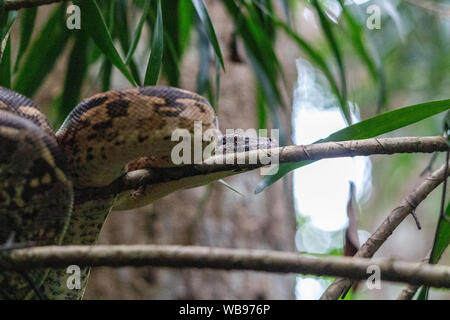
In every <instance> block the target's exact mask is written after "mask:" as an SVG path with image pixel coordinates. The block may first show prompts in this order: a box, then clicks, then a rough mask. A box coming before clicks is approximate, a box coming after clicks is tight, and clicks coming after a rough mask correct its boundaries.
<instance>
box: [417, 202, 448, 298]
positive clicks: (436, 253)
mask: <svg viewBox="0 0 450 320" xmlns="http://www.w3.org/2000/svg"><path fill="white" fill-rule="evenodd" d="M449 244H450V203H449V204H448V205H447V209H445V216H444V217H439V221H438V226H437V229H436V234H435V238H434V243H433V249H432V250H431V254H430V263H431V264H437V263H438V262H439V259H440V258H441V256H442V254H443V253H444V251H445V249H447V247H448V245H449ZM429 290H430V288H429V287H426V286H421V287H420V291H419V295H418V296H417V300H427V299H428V292H429Z"/></svg>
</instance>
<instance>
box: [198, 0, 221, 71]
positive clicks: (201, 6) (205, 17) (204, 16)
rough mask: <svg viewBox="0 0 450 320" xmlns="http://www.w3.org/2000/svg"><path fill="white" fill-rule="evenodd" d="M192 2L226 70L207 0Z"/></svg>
mask: <svg viewBox="0 0 450 320" xmlns="http://www.w3.org/2000/svg"><path fill="white" fill-rule="evenodd" d="M192 4H193V5H194V8H195V11H196V12H197V16H198V17H199V18H200V21H201V22H202V23H203V26H204V28H205V32H206V34H207V35H208V38H209V41H210V42H211V45H212V46H213V48H214V52H215V53H216V55H217V58H218V59H219V61H220V65H221V66H222V69H223V70H224V71H225V65H224V63H223V57H222V51H221V50H220V46H219V42H218V41H217V36H216V32H215V31H214V27H213V24H212V22H211V19H210V18H209V14H208V10H207V9H206V5H205V2H204V1H203V0H192Z"/></svg>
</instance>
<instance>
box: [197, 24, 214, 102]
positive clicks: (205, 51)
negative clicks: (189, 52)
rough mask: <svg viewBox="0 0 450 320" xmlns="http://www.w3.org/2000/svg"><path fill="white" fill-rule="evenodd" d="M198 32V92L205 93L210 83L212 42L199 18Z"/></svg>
mask: <svg viewBox="0 0 450 320" xmlns="http://www.w3.org/2000/svg"><path fill="white" fill-rule="evenodd" d="M195 27H196V29H197V33H198V38H199V39H198V55H199V57H198V60H199V63H200V65H199V68H198V72H197V93H198V94H204V93H205V92H206V90H207V88H208V83H209V65H210V61H211V56H210V44H209V40H208V36H207V34H206V32H205V30H204V29H203V28H201V27H200V22H199V19H198V21H197V23H196V24H195Z"/></svg>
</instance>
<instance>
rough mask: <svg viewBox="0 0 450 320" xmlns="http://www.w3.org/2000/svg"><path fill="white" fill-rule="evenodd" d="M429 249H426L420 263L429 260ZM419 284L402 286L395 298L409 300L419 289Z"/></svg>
mask: <svg viewBox="0 0 450 320" xmlns="http://www.w3.org/2000/svg"><path fill="white" fill-rule="evenodd" d="M430 255H431V250H430V251H428V253H427V255H426V256H425V257H424V258H423V259H422V263H428V262H429V261H430ZM419 288H420V286H419V285H415V284H409V285H407V286H406V287H405V288H403V290H402V292H400V294H399V295H398V297H397V300H411V299H412V298H413V297H414V295H415V294H416V292H417V290H419Z"/></svg>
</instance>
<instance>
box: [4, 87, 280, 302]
mask: <svg viewBox="0 0 450 320" xmlns="http://www.w3.org/2000/svg"><path fill="white" fill-rule="evenodd" d="M195 120H197V121H201V125H202V130H203V131H204V130H207V129H211V128H215V127H216V115H215V113H214V110H213V109H212V108H211V106H210V104H209V103H208V101H207V100H206V99H204V98H203V97H201V96H200V95H198V94H196V93H192V92H189V91H186V90H182V89H177V88H171V87H140V88H132V89H125V90H112V91H108V92H104V93H100V94H97V95H94V96H92V97H90V98H88V99H85V100H84V101H82V102H81V103H80V104H78V105H77V106H76V107H75V108H74V109H73V111H72V112H71V113H70V114H69V116H68V117H67V118H66V120H65V121H64V123H63V125H62V126H61V128H60V129H59V130H58V131H57V132H56V134H55V133H54V131H53V130H52V128H51V127H50V125H49V122H48V120H47V118H46V117H45V115H44V114H43V113H42V112H41V111H40V109H39V107H38V106H37V105H35V104H34V103H33V102H32V101H31V100H30V99H28V98H26V97H24V96H22V95H20V94H18V93H16V92H14V91H12V90H9V89H6V88H1V87H0V243H2V242H5V241H6V240H7V239H8V237H9V236H10V235H11V233H14V234H15V239H14V241H16V242H20V243H27V242H30V241H32V242H33V243H36V244H38V245H51V244H57V245H59V244H63V245H69V244H85V245H88V244H95V243H96V241H97V239H98V236H99V233H100V230H101V228H102V226H103V224H104V221H105V219H106V217H107V215H108V214H109V212H110V211H111V210H112V209H114V210H124V209H130V208H135V207H139V206H143V205H146V204H149V203H151V202H153V201H154V200H156V199H159V198H161V197H163V196H165V195H167V194H169V193H171V192H173V191H176V190H179V189H183V188H189V187H195V186H199V185H204V184H207V183H209V182H211V181H214V180H217V179H220V178H222V177H225V176H228V175H229V174H230V173H229V172H218V173H214V174H209V175H203V176H191V177H185V178H180V179H176V180H173V181H169V182H164V183H155V184H149V185H146V186H144V187H141V188H140V189H139V190H125V191H122V192H121V193H119V194H113V195H111V194H110V195H104V196H101V197H94V198H92V197H86V194H85V193H86V192H84V191H85V190H90V189H92V188H99V187H105V186H108V185H110V184H111V183H113V182H114V181H115V180H117V179H118V178H119V177H121V176H122V175H123V174H124V173H126V172H130V171H132V170H139V169H142V168H153V169H155V168H156V169H158V168H166V167H173V166H174V165H173V163H172V161H171V159H170V154H171V150H172V148H173V146H174V145H175V144H176V143H177V142H174V141H171V134H172V132H173V130H174V129H176V128H182V129H186V130H188V131H189V133H191V134H193V132H194V121H195ZM222 140H223V142H225V140H226V138H225V136H224V139H219V141H222ZM246 143H248V139H247V141H246ZM271 143H272V142H271V140H270V138H267V139H264V138H261V139H257V140H256V142H251V145H250V148H252V149H254V148H261V147H264V148H267V147H271ZM88 275H89V268H85V269H84V270H82V288H81V289H80V290H70V289H68V288H67V284H66V279H67V277H68V274H67V273H66V270H65V269H64V270H62V269H59V270H58V269H51V270H48V269H46V270H34V271H30V272H28V273H27V274H23V273H18V272H6V271H1V270H0V297H3V298H15V299H26V298H28V299H33V298H37V297H38V296H39V293H42V294H43V295H44V297H46V298H53V299H55V298H58V299H77V298H81V297H82V295H83V292H84V288H85V287H86V282H87V278H88ZM33 285H34V286H36V287H38V289H37V290H36V288H34V289H33Z"/></svg>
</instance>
